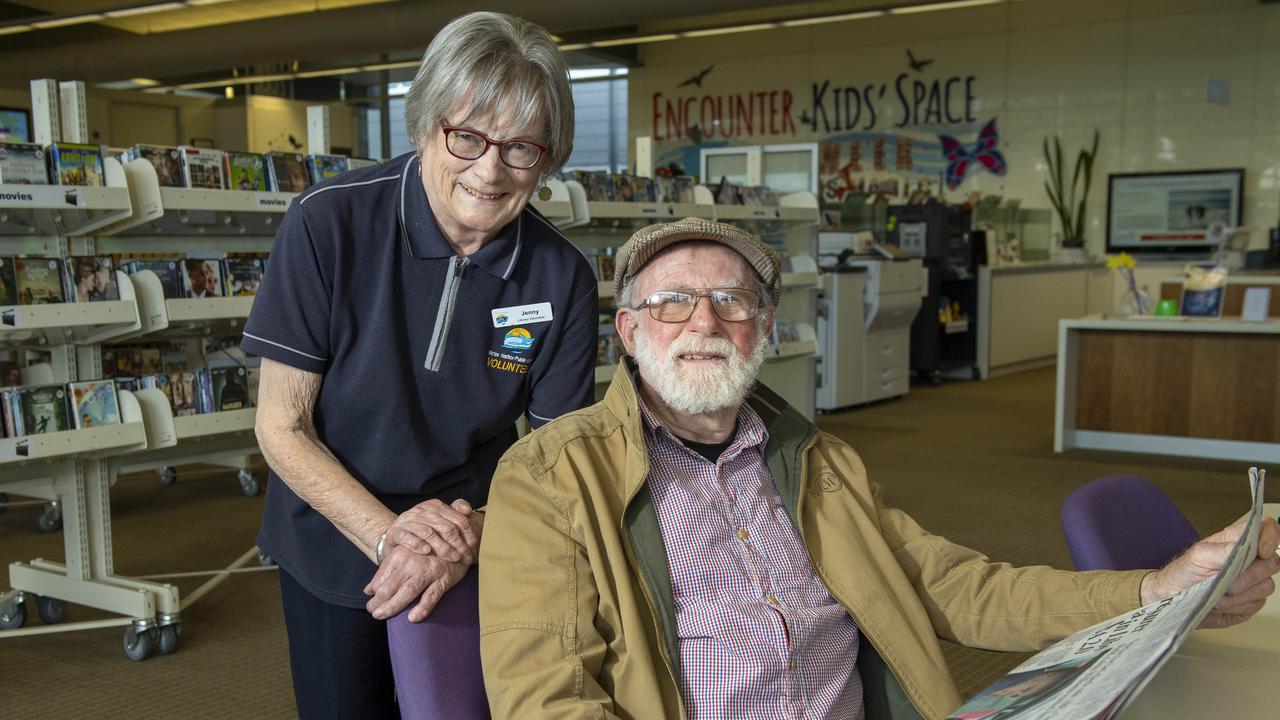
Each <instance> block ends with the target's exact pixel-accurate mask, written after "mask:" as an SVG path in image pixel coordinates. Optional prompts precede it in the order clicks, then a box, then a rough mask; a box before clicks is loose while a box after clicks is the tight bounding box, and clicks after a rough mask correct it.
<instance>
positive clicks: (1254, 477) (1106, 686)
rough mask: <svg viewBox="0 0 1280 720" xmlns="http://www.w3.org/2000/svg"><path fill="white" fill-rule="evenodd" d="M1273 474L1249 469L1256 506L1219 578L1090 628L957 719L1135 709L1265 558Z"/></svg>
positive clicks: (1016, 672) (1104, 714)
mask: <svg viewBox="0 0 1280 720" xmlns="http://www.w3.org/2000/svg"><path fill="white" fill-rule="evenodd" d="M1265 480H1266V471H1261V470H1258V469H1257V468H1250V469H1249V484H1250V488H1251V490H1252V492H1253V507H1252V509H1251V510H1250V512H1249V515H1248V516H1247V525H1246V527H1245V531H1244V533H1242V534H1241V536H1240V539H1239V540H1238V541H1237V542H1236V544H1235V547H1233V548H1232V549H1231V553H1230V554H1229V555H1228V557H1227V562H1226V563H1225V564H1224V565H1223V566H1222V569H1221V570H1220V571H1219V573H1218V574H1217V575H1216V576H1215V577H1212V578H1209V579H1208V580H1205V581H1203V582H1201V583H1199V584H1197V585H1194V586H1192V587H1190V588H1187V589H1186V590H1183V591H1182V592H1180V593H1178V594H1177V595H1174V596H1173V597H1169V598H1165V599H1164V600H1160V601H1157V602H1154V603H1151V604H1150V605H1146V606H1143V607H1140V608H1138V609H1137V610H1133V611H1132V612H1129V613H1126V614H1124V615H1120V616H1119V617H1115V618H1112V619H1111V620H1107V621H1104V622H1101V623H1098V624H1097V625H1094V626H1093V627H1089V628H1085V629H1084V630H1081V631H1080V632H1078V633H1076V634H1075V635H1072V636H1071V637H1068V638H1066V639H1064V640H1062V641H1060V642H1058V643H1056V644H1054V645H1053V646H1052V647H1050V648H1048V649H1046V650H1043V651H1042V652H1040V653H1038V654H1036V655H1035V656H1034V657H1032V658H1031V659H1029V660H1027V661H1026V662H1024V663H1022V664H1021V665H1019V666H1018V667H1016V668H1014V669H1013V670H1012V671H1011V672H1010V673H1009V674H1008V675H1005V676H1004V677H1003V678H1000V679H999V680H997V681H996V682H995V683H993V684H992V685H991V686H989V687H988V688H986V689H985V690H983V691H982V692H980V693H978V694H977V695H976V696H975V697H974V698H973V699H971V700H969V701H968V702H966V703H965V704H964V705H962V706H960V708H958V709H957V710H956V711H955V712H953V713H952V714H951V715H950V716H948V717H949V718H954V719H955V720H1008V719H1010V718H1019V720H1051V719H1063V718H1071V719H1073V720H1074V719H1076V718H1111V717H1114V716H1115V715H1117V714H1118V713H1119V712H1120V711H1121V710H1123V709H1124V708H1125V707H1127V706H1128V704H1129V702H1130V701H1131V700H1132V699H1133V698H1134V697H1136V696H1137V694H1138V693H1139V692H1140V691H1141V690H1142V688H1144V687H1146V685H1147V683H1148V682H1150V681H1151V678H1153V677H1155V674H1156V672H1157V671H1158V670H1159V669H1160V668H1161V667H1162V666H1163V665H1164V663H1165V662H1167V661H1168V660H1169V658H1171V657H1172V656H1173V654H1174V652H1176V651H1177V649H1178V647H1179V646H1180V645H1181V644H1182V642H1183V641H1184V640H1186V638H1187V636H1188V635H1189V634H1190V633H1191V631H1193V630H1195V629H1196V628H1197V627H1198V626H1199V625H1200V623H1201V621H1202V620H1204V618H1205V617H1206V616H1207V615H1208V614H1209V613H1210V611H1212V610H1213V607H1214V606H1215V605H1217V604H1218V600H1219V599H1220V598H1221V597H1222V596H1223V595H1224V594H1225V593H1226V592H1227V589H1228V588H1230V587H1231V584H1232V583H1233V582H1235V579H1236V578H1237V577H1238V576H1239V575H1240V573H1241V572H1242V571H1243V570H1244V568H1245V566H1247V565H1248V564H1249V562H1250V561H1251V560H1252V559H1253V558H1255V557H1257V554H1258V534H1259V528H1260V526H1261V522H1262V497H1263V485H1264V483H1265Z"/></svg>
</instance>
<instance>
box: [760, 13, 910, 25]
mask: <svg viewBox="0 0 1280 720" xmlns="http://www.w3.org/2000/svg"><path fill="white" fill-rule="evenodd" d="M881 15H888V13H887V12H885V11H884V10H868V11H864V12H855V13H845V14H843V15H822V16H819V17H808V18H797V19H795V20H783V21H782V22H780V23H778V24H779V25H782V26H783V27H803V26H805V25H821V24H823V23H833V22H845V21H848V20H865V19H867V18H873V17H880V16H881Z"/></svg>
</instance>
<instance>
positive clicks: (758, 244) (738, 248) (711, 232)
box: [613, 217, 782, 305]
mask: <svg viewBox="0 0 1280 720" xmlns="http://www.w3.org/2000/svg"><path fill="white" fill-rule="evenodd" d="M688 240H704V241H707V242H715V243H720V244H721V245H724V246H726V247H728V248H729V249H731V250H733V251H734V252H736V253H738V254H739V255H741V256H742V257H743V259H745V260H746V261H747V264H749V265H751V267H752V268H754V269H755V271H756V273H758V274H759V275H760V279H761V280H763V281H764V284H765V287H767V288H769V299H770V300H771V301H772V304H774V305H777V304H778V298H779V297H780V296H781V295H782V260H781V258H779V257H778V253H777V251H775V250H774V249H773V248H771V247H769V246H768V245H766V244H765V243H764V242H763V241H762V240H760V238H758V237H756V236H755V235H753V234H751V233H749V232H747V231H746V230H743V229H742V228H740V227H737V226H735V225H727V224H725V223H718V222H712V221H710V220H704V219H702V218H695V217H687V218H685V219H683V220H677V221H675V222H669V223H655V224H653V225H648V226H645V227H643V228H641V229H640V230H637V231H636V233H635V234H634V235H632V236H631V239H630V240H627V242H626V243H625V244H623V246H622V248H620V249H619V250H618V255H617V257H615V258H614V261H613V300H614V302H615V303H617V304H621V303H622V297H621V296H622V285H623V283H624V282H625V281H626V280H627V279H629V278H631V277H633V276H635V274H636V273H638V272H640V268H642V267H644V266H645V263H647V262H649V261H650V260H652V259H653V256H654V255H657V254H658V253H659V252H661V251H662V250H663V249H664V248H668V247H670V246H672V245H675V244H676V243H681V242H685V241H688Z"/></svg>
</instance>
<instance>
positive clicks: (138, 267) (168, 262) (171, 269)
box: [121, 258, 185, 300]
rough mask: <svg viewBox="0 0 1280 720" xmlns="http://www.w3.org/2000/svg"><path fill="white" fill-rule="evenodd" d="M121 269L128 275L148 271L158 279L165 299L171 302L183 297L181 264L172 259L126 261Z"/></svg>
mask: <svg viewBox="0 0 1280 720" xmlns="http://www.w3.org/2000/svg"><path fill="white" fill-rule="evenodd" d="M121 269H122V270H124V271H125V272H126V273H128V274H130V275H133V274H134V273H137V272H141V271H143V270H150V271H151V272H153V273H155V274H156V277H158V278H160V287H161V289H162V290H163V291H164V296H165V297H166V298H168V299H171V300H173V299H177V298H181V297H185V293H184V287H185V286H184V285H183V280H182V275H183V273H182V267H181V263H180V261H178V260H176V259H174V258H160V259H157V258H140V259H135V260H126V261H125V262H124V263H122V264H121Z"/></svg>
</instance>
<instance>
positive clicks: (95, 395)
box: [67, 379, 120, 428]
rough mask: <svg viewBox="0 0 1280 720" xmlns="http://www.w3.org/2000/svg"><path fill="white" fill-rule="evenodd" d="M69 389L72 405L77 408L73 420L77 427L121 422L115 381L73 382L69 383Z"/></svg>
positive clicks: (100, 425)
mask: <svg viewBox="0 0 1280 720" xmlns="http://www.w3.org/2000/svg"><path fill="white" fill-rule="evenodd" d="M67 389H68V390H69V391H70V393H71V406H72V407H73V408H74V409H75V414H74V415H72V421H73V422H74V423H75V426H76V427H77V428H89V427H102V426H103V425H119V424H120V401H119V398H118V397H117V395H116V384H115V382H114V381H112V380H110V379H107V380H86V381H84V382H73V383H69V384H68V385H67Z"/></svg>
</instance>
